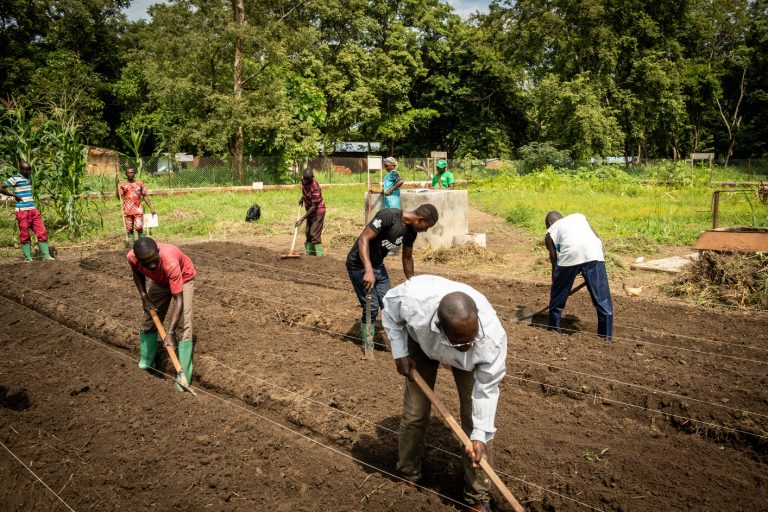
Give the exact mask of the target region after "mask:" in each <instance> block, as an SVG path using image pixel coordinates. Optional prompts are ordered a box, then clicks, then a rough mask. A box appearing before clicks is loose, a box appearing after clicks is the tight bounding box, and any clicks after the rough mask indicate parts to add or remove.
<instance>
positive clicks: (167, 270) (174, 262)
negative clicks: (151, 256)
mask: <svg viewBox="0 0 768 512" xmlns="http://www.w3.org/2000/svg"><path fill="white" fill-rule="evenodd" d="M157 249H158V251H159V253H160V261H159V262H158V263H157V268H156V269H155V270H154V271H152V270H149V269H147V268H144V267H142V266H141V264H139V260H138V259H137V258H136V255H135V254H134V253H133V249H131V251H130V252H129V253H128V263H129V264H130V265H131V268H132V269H133V270H135V271H136V272H139V273H140V274H144V275H145V276H147V277H148V278H150V279H151V280H153V281H155V282H157V283H160V284H164V285H166V286H169V287H170V288H171V293H181V292H182V291H183V290H184V283H186V282H187V281H191V280H192V279H194V278H195V275H196V274H197V271H196V270H195V266H194V265H193V264H192V260H191V259H189V256H187V255H186V254H184V253H183V252H181V249H179V248H178V247H176V246H175V245H171V244H157Z"/></svg>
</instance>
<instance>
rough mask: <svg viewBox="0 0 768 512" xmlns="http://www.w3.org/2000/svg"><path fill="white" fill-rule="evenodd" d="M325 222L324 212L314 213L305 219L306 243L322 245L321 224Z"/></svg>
mask: <svg viewBox="0 0 768 512" xmlns="http://www.w3.org/2000/svg"><path fill="white" fill-rule="evenodd" d="M324 221H325V212H323V213H316V214H315V215H310V216H309V217H307V226H306V228H305V230H304V236H305V237H306V241H307V242H309V243H312V244H319V243H322V239H321V236H322V234H323V222H324Z"/></svg>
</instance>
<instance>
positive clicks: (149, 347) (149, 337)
mask: <svg viewBox="0 0 768 512" xmlns="http://www.w3.org/2000/svg"><path fill="white" fill-rule="evenodd" d="M155 356H157V332H156V331H152V332H139V368H141V369H142V370H149V369H150V368H154V367H155V366H154V365H155Z"/></svg>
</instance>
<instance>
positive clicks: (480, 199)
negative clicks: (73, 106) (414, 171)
mask: <svg viewBox="0 0 768 512" xmlns="http://www.w3.org/2000/svg"><path fill="white" fill-rule="evenodd" d="M668 171H669V172H671V173H673V174H675V173H676V174H677V175H678V176H682V178H684V179H682V182H684V183H687V184H688V185H686V186H658V185H648V184H644V183H642V181H641V180H642V179H645V177H646V176H647V174H644V175H639V176H635V175H630V174H628V173H626V172H624V171H623V170H621V169H616V168H598V169H594V170H591V169H585V170H582V171H578V172H576V171H565V172H561V171H556V170H554V169H551V168H549V169H545V170H544V171H542V172H536V173H531V174H527V175H525V176H518V175H516V174H514V173H504V172H497V173H494V174H493V175H492V176H490V177H485V178H483V179H477V180H475V181H474V183H473V184H472V185H471V186H470V187H469V190H470V195H469V197H470V204H471V205H473V206H477V207H479V208H480V209H482V210H484V211H487V212H489V213H493V214H496V215H499V216H500V217H502V218H504V219H506V220H507V222H509V223H510V224H511V225H514V226H518V227H522V228H524V229H526V230H528V231H530V233H531V234H533V235H535V236H537V237H539V236H542V235H543V232H544V216H545V214H546V213H547V212H548V211H550V210H558V211H560V212H561V213H563V214H566V215H567V214H569V213H574V212H580V213H583V214H585V215H586V216H587V218H588V219H589V220H590V222H591V223H592V225H593V227H594V228H595V230H596V231H597V232H598V234H599V235H600V236H601V237H602V238H603V239H604V240H605V241H606V245H607V247H608V249H609V251H610V252H612V253H614V254H616V253H618V254H649V253H653V252H655V251H656V250H657V249H658V246H659V245H661V244H670V245H681V246H689V245H691V244H692V243H693V242H694V241H695V240H696V238H697V237H698V235H699V233H700V232H701V231H703V230H705V229H708V228H709V227H710V226H711V222H712V221H711V219H712V214H711V198H712V192H711V189H709V188H707V187H706V182H707V178H708V169H706V168H703V167H702V168H698V169H697V170H696V171H692V173H691V174H690V175H686V171H685V169H679V168H678V169H672V168H670V169H668ZM360 176H362V177H364V176H365V175H364V174H362V175H353V176H352V177H351V178H355V179H357V178H358V177H360ZM318 178H319V180H320V182H321V183H325V181H324V180H323V174H319V175H318ZM374 181H376V180H374ZM111 186H114V182H111ZM108 190H109V189H108ZM364 190H365V186H364V185H360V186H350V187H338V188H336V187H326V188H325V189H324V191H323V195H324V197H325V199H326V203H327V204H328V208H329V213H328V231H329V233H331V234H334V233H342V232H346V231H349V230H350V229H352V227H353V226H355V227H359V226H360V224H361V223H362V218H361V212H362V205H363V192H364ZM299 197H300V193H299V190H298V189H297V188H295V189H291V190H278V191H270V192H256V191H254V192H249V193H221V192H216V193H204V192H199V193H193V194H186V195H175V196H152V198H151V201H152V203H153V205H154V206H155V209H156V210H157V212H158V214H159V216H160V227H159V228H157V229H155V230H154V233H153V234H154V235H155V236H157V237H162V238H170V239H192V238H200V237H210V238H237V237H238V236H253V235H266V236H269V235H274V234H278V233H280V234H285V233H290V232H291V230H292V228H293V224H292V223H293V220H294V219H295V218H296V214H297V202H298V199H299ZM751 202H752V206H753V208H754V212H753V210H752V209H751V208H750V204H749V202H748V201H747V200H746V199H745V197H744V196H743V195H742V194H740V193H728V194H722V196H721V204H720V225H721V226H729V225H744V226H749V225H752V224H753V213H754V219H755V221H756V222H755V223H756V224H757V225H765V223H766V214H768V206H766V205H764V204H762V203H760V202H759V201H757V200H756V199H754V198H752V199H751ZM254 203H257V204H259V205H260V206H261V209H262V218H261V220H259V221H258V222H253V223H246V222H244V219H245V212H246V211H247V210H248V207H249V206H250V205H251V204H254ZM2 204H3V203H0V257H16V256H17V254H16V253H17V252H18V234H17V229H16V222H15V220H14V217H13V208H12V207H10V206H8V205H6V206H2ZM43 217H44V219H45V222H46V226H47V227H48V230H49V232H50V237H51V239H52V241H53V242H54V243H56V244H59V245H64V246H66V245H73V244H81V243H91V242H96V243H98V242H104V241H109V242H110V243H115V244H116V243H117V241H118V240H119V238H120V237H121V233H122V231H123V226H122V217H121V216H120V207H119V203H118V201H117V199H106V200H100V201H93V202H92V211H91V213H90V214H89V216H88V219H87V223H86V226H85V229H84V234H83V237H82V239H81V240H80V241H77V242H71V241H68V240H67V236H66V231H65V229H63V226H62V225H61V221H60V220H59V219H57V218H56V217H55V214H54V213H53V210H51V209H44V210H43ZM473 229H475V230H478V231H482V229H483V227H482V226H473Z"/></svg>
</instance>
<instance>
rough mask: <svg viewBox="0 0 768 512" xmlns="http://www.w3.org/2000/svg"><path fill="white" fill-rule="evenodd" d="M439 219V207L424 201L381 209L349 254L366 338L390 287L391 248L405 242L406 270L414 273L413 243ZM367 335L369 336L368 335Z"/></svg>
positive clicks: (371, 330)
mask: <svg viewBox="0 0 768 512" xmlns="http://www.w3.org/2000/svg"><path fill="white" fill-rule="evenodd" d="M436 223H437V208H435V207H434V206H432V205H431V204H423V205H421V206H419V207H418V208H416V209H415V210H413V211H408V212H404V211H403V210H400V209H399V208H386V209H384V210H379V212H378V213H377V214H376V216H375V217H373V219H371V222H369V223H368V225H367V226H366V227H365V229H364V230H363V232H362V233H361V234H360V236H359V237H358V239H357V242H355V245H353V246H352V249H350V251H349V253H348V254H347V273H348V274H349V279H350V281H352V286H354V288H355V293H356V294H357V299H358V300H359V301H360V307H361V308H362V310H363V313H362V320H361V321H360V334H361V337H362V339H363V340H365V339H373V324H374V322H375V321H376V315H377V314H378V312H379V304H381V301H382V299H384V295H386V293H387V292H388V291H389V289H390V288H391V285H390V284H389V275H388V274H387V269H386V267H384V258H385V257H386V256H387V254H389V251H394V250H396V249H397V248H399V247H400V246H403V250H402V259H403V272H404V273H405V278H406V279H410V278H411V277H413V243H414V242H415V241H416V235H417V234H418V233H423V232H424V231H426V230H428V229H429V228H431V227H432V226H434V225H435V224H436ZM367 293H370V294H371V325H370V326H367V325H366V323H367V322H366V311H365V296H366V294H367ZM366 335H368V338H366Z"/></svg>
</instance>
